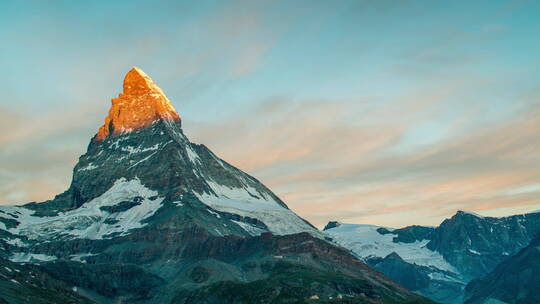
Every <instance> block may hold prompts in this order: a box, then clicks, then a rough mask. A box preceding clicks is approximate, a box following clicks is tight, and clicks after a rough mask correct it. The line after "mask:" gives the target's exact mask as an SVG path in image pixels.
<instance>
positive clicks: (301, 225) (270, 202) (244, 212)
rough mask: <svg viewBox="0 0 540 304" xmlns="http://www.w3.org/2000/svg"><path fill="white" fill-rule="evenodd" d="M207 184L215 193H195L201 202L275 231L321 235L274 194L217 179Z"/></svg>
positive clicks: (279, 232) (278, 232)
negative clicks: (226, 184)
mask: <svg viewBox="0 0 540 304" xmlns="http://www.w3.org/2000/svg"><path fill="white" fill-rule="evenodd" d="M207 183H208V185H209V186H210V188H211V189H212V191H213V192H214V193H215V194H208V193H203V194H198V193H195V195H196V196H197V198H198V199H199V200H200V201H201V202H203V203H204V204H206V205H208V206H210V207H212V208H213V209H215V210H218V211H221V212H228V213H234V214H238V215H240V216H244V217H251V218H256V219H258V220H260V221H262V222H263V223H264V224H265V225H266V226H267V227H268V229H269V230H270V232H272V233H275V234H281V235H285V234H294V233H299V232H304V231H307V232H310V233H312V234H313V235H315V236H320V233H319V232H318V231H317V230H316V229H314V228H313V227H311V226H310V225H308V224H307V223H306V222H304V221H303V220H302V219H301V218H299V217H298V216H297V215H296V214H294V212H292V211H291V210H289V209H286V208H284V207H283V206H281V204H279V203H278V202H277V201H276V200H274V199H273V198H272V197H270V196H269V195H267V194H263V193H260V192H259V191H257V189H255V188H253V187H251V186H244V187H243V188H231V187H227V186H224V185H220V184H218V183H215V182H213V181H207ZM243 228H244V227H243ZM247 229H250V228H247ZM246 231H247V230H246ZM248 232H249V231H248Z"/></svg>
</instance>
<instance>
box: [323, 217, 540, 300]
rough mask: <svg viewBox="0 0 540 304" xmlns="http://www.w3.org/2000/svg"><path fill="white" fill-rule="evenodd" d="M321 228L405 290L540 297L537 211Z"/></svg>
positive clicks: (441, 296)
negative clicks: (430, 223) (432, 222)
mask: <svg viewBox="0 0 540 304" xmlns="http://www.w3.org/2000/svg"><path fill="white" fill-rule="evenodd" d="M324 231H325V232H326V233H327V234H328V235H329V236H331V237H332V238H333V240H334V241H335V242H337V243H338V244H341V245H342V246H344V247H346V248H349V249H350V250H351V251H352V252H353V253H354V254H355V255H357V256H358V257H359V258H360V259H362V260H363V261H365V262H366V263H368V264H369V265H371V266H372V267H374V268H375V269H377V270H379V271H381V272H382V273H384V274H385V275H387V276H388V277H389V278H391V279H393V280H395V281H396V282H398V283H400V284H402V285H403V286H405V287H407V288H408V289H410V290H412V291H414V292H416V293H418V294H421V295H424V296H426V297H428V298H431V299H433V300H434V301H437V302H440V303H448V304H458V303H467V304H473V303H474V304H504V303H519V304H533V303H540V288H539V287H540V285H539V284H540V281H539V280H538V276H537V274H538V273H539V271H540V239H539V237H540V212H533V213H529V214H522V215H514V216H508V217H502V218H495V217H484V216H481V215H478V214H475V213H471V212H464V211H458V212H457V213H456V214H455V215H454V216H453V217H451V218H450V219H446V220H444V221H443V222H442V223H441V225H439V226H438V227H423V226H409V227H405V228H400V229H391V228H386V227H379V226H371V225H357V224H344V223H339V222H330V223H328V225H327V226H326V227H325V229H324Z"/></svg>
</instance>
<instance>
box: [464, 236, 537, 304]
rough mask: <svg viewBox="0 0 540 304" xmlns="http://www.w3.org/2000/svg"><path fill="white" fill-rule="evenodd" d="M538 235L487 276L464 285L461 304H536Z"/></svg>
mask: <svg viewBox="0 0 540 304" xmlns="http://www.w3.org/2000/svg"><path fill="white" fill-rule="evenodd" d="M539 273H540V234H539V235H538V236H537V237H536V238H535V239H533V241H532V242H531V243H530V244H529V245H528V246H527V247H525V248H523V249H522V250H521V251H519V252H518V253H517V254H516V255H514V256H512V257H510V258H509V259H507V260H506V261H504V262H502V263H501V264H499V265H498V266H497V267H496V268H495V269H494V270H493V271H492V272H491V273H489V274H488V275H487V276H485V277H483V278H481V279H478V280H474V281H472V282H470V283H469V285H467V288H466V295H465V299H466V300H465V303H467V304H483V303H500V304H502V303H508V304H528V303H540V288H539V287H540V277H539V276H538V274H539Z"/></svg>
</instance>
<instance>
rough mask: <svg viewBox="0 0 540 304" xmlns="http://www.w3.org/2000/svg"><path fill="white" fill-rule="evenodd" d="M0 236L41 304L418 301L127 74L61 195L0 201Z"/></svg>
mask: <svg viewBox="0 0 540 304" xmlns="http://www.w3.org/2000/svg"><path fill="white" fill-rule="evenodd" d="M0 236H1V237H0V245H1V248H0V257H4V258H5V259H9V260H11V262H17V263H21V264H20V265H22V263H25V264H26V265H31V267H35V269H39V271H40V273H43V274H44V275H43V276H42V278H43V280H44V282H49V283H50V284H49V283H48V285H47V286H45V287H44V288H45V289H46V291H45V292H46V293H47V294H50V295H51V296H58V297H61V298H58V299H53V298H51V300H49V301H48V302H49V303H70V301H72V302H73V303H78V302H80V303H84V301H92V302H96V303H312V302H317V303H431V301H429V300H427V299H424V298H422V297H420V296H417V295H415V294H413V293H411V292H410V291H408V290H406V289H405V288H403V287H402V286H401V285H399V284H397V283H395V282H393V281H391V280H389V279H388V278H386V277H385V276H383V275H381V274H380V273H379V272H377V271H374V270H373V269H372V268H370V267H369V266H367V265H366V264H364V263H363V262H361V261H360V260H359V259H357V258H356V257H355V256H354V255H352V254H350V253H349V252H348V251H347V250H344V249H343V248H340V247H338V246H335V245H333V244H331V243H329V242H327V241H326V240H325V236H324V234H322V233H321V232H320V231H318V230H317V229H316V228H314V227H313V226H312V225H311V224H309V223H308V222H307V221H305V220H303V219H302V218H300V217H299V216H298V215H296V214H295V213H294V212H292V211H291V210H290V209H289V208H288V207H287V206H286V205H285V203H284V202H283V201H281V200H280V199H279V198H278V197H277V196H276V195H275V194H274V193H272V192H271V191H270V190H269V189H268V188H267V187H266V186H264V185H263V184H262V183H260V182H259V181H258V180H257V179H255V178H254V177H252V176H250V175H248V174H246V173H244V172H242V171H241V170H239V169H237V168H235V167H233V166H232V165H230V164H228V163H226V162H225V161H223V160H222V159H220V158H219V157H217V156H216V155H215V154H214V153H212V152H211V151H210V150H209V149H208V148H207V147H205V146H204V145H198V144H194V143H191V142H190V141H189V140H188V139H187V137H186V136H185V135H184V134H183V131H182V129H181V119H180V116H179V115H178V114H177V112H176V111H175V110H174V108H173V106H172V104H171V103H170V101H169V100H168V98H167V97H166V96H165V94H164V93H163V91H162V90H161V89H160V88H159V87H158V86H157V85H156V84H155V83H154V82H153V81H152V79H150V77H148V76H147V75H146V74H145V73H144V72H143V71H141V70H140V69H137V68H134V69H132V70H131V71H129V73H128V74H127V75H126V77H125V80H124V91H123V93H121V94H120V96H119V97H118V98H115V99H113V100H112V107H111V110H110V111H109V115H108V116H107V118H106V119H105V124H104V125H103V126H102V127H101V128H100V129H99V131H98V133H97V134H96V136H94V138H92V140H91V141H90V144H89V145H88V149H87V152H86V153H85V154H84V155H82V156H81V157H80V158H79V161H78V163H77V165H76V166H75V168H74V170H73V179H72V182H71V185H70V187H69V189H68V190H66V191H65V192H64V193H61V194H59V195H57V196H56V197H55V198H54V199H52V200H50V201H46V202H42V203H35V202H34V203H29V204H26V205H24V206H0ZM8 262H9V261H8ZM11 262H10V263H11ZM10 265H11V264H10ZM13 265H16V264H13ZM21 272H25V273H26V275H27V276H32V275H33V272H32V273H30V272H29V271H27V270H24V269H21ZM25 282H26V281H25ZM20 283H22V282H20ZM10 286H11V285H10ZM10 286H8V287H9V288H12V287H10ZM0 287H1V286H0ZM25 288H26V287H24V286H23V287H20V288H19V290H20V292H23V291H24V290H25ZM55 290H59V292H58V294H55V293H54V291H55ZM0 291H1V290H0ZM36 292H37V291H36ZM0 297H3V294H0ZM10 299H11V298H9V299H8V298H5V301H7V302H9V303H11V300H10ZM14 303H17V302H16V301H14Z"/></svg>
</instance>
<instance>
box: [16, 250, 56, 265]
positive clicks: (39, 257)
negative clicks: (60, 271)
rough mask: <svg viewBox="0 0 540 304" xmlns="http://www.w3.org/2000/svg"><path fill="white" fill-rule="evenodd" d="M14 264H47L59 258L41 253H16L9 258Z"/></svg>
mask: <svg viewBox="0 0 540 304" xmlns="http://www.w3.org/2000/svg"><path fill="white" fill-rule="evenodd" d="M9 259H10V260H11V261H12V262H15V263H30V262H36V261H37V262H47V261H53V260H56V259H57V257H55V256H51V255H46V254H41V253H26V252H16V253H14V254H13V255H11V257H10V258H9Z"/></svg>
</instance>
